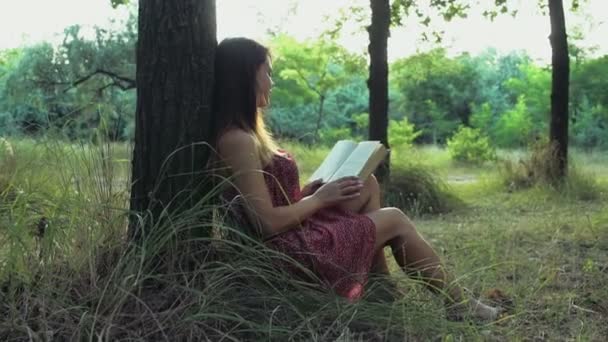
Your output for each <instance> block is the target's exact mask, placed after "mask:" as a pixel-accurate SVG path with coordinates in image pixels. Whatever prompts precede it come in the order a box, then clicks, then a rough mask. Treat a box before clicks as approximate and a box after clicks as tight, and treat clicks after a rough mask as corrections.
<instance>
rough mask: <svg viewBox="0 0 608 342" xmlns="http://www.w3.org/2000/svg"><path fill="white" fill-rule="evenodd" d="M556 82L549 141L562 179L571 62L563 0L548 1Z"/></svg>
mask: <svg viewBox="0 0 608 342" xmlns="http://www.w3.org/2000/svg"><path fill="white" fill-rule="evenodd" d="M549 17H550V19H551V37H550V40H551V48H552V50H553V51H552V52H553V56H552V65H553V71H552V75H553V80H552V86H551V127H550V132H549V140H550V142H551V143H552V144H555V147H556V149H557V150H556V157H557V166H558V170H557V172H558V174H557V176H558V177H559V178H560V179H563V178H564V177H565V176H566V174H567V171H568V87H569V83H570V60H569V58H568V37H567V35H566V20H565V17H564V4H563V1H562V0H549Z"/></svg>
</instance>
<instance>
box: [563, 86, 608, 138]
mask: <svg viewBox="0 0 608 342" xmlns="http://www.w3.org/2000/svg"><path fill="white" fill-rule="evenodd" d="M570 136H571V137H572V141H573V142H574V143H575V144H576V145H578V146H581V147H585V148H593V147H604V148H605V147H608V109H607V108H606V107H603V106H602V105H601V104H599V105H595V106H591V104H590V103H589V101H588V100H587V98H586V97H585V98H583V103H582V105H581V108H580V109H579V111H578V115H577V116H576V117H574V118H573V120H572V126H571V130H570Z"/></svg>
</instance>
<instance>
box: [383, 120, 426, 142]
mask: <svg viewBox="0 0 608 342" xmlns="http://www.w3.org/2000/svg"><path fill="white" fill-rule="evenodd" d="M421 134H422V132H420V131H416V129H415V127H414V125H413V124H411V123H410V122H409V121H408V119H407V117H403V119H401V120H399V121H396V120H390V121H389V123H388V141H389V143H390V144H391V146H394V147H397V148H399V149H401V150H403V149H408V148H411V147H412V143H413V142H414V140H415V139H416V138H417V137H418V136H420V135H421Z"/></svg>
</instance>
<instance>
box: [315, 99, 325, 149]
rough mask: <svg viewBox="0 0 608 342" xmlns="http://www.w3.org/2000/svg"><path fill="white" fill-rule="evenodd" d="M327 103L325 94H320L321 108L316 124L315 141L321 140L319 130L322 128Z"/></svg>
mask: <svg viewBox="0 0 608 342" xmlns="http://www.w3.org/2000/svg"><path fill="white" fill-rule="evenodd" d="M324 105H325V96H323V95H319V110H318V112H317V123H316V125H315V134H314V140H315V141H314V142H315V143H316V142H318V141H319V130H320V129H321V123H322V122H323V106H324Z"/></svg>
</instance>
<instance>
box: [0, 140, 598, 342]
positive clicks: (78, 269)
mask: <svg viewBox="0 0 608 342" xmlns="http://www.w3.org/2000/svg"><path fill="white" fill-rule="evenodd" d="M11 144H12V147H13V152H12V154H13V155H14V157H11V158H12V159H11V158H8V157H6V156H7V154H6V152H1V153H4V154H0V245H2V246H3V247H2V249H1V250H0V265H1V269H0V277H1V278H0V280H1V281H0V285H1V286H0V289H1V291H0V303H2V304H1V306H0V340H8V339H14V340H28V339H34V340H36V339H38V340H53V339H93V338H94V339H96V340H97V339H99V340H119V339H125V340H127V339H129V340H142V339H143V340H150V339H157V340H172V339H173V338H178V337H179V338H180V339H183V340H188V339H190V340H205V339H209V340H220V339H223V340H259V339H264V340H277V341H284V340H323V341H325V340H339V341H363V340H365V341H367V340H396V341H397V340H404V338H408V339H410V340H429V339H430V340H441V341H455V340H499V341H502V340H505V341H507V340H581V341H587V340H590V341H603V340H605V339H606V337H607V336H608V327H607V326H606V324H605V322H606V320H607V318H608V288H606V286H605V284H606V283H607V281H608V276H607V274H608V154H606V153H605V152H603V153H602V152H592V153H589V152H584V151H578V150H573V151H572V161H573V164H574V165H575V167H576V168H577V170H578V172H579V173H580V174H583V177H586V178H593V179H596V180H597V183H596V184H595V185H594V188H593V190H589V189H587V188H585V189H583V190H581V188H577V186H576V184H578V183H577V182H573V183H572V186H570V187H568V188H567V189H566V190H561V191H558V190H553V189H551V188H548V187H533V188H529V189H524V190H517V189H515V190H514V189H510V188H509V187H508V185H505V184H504V183H503V182H501V180H500V172H499V168H498V166H497V165H498V164H497V163H488V164H486V165H483V166H477V167H471V166H466V165H458V164H454V163H452V161H451V160H450V159H449V155H448V154H447V152H446V151H445V150H443V149H441V148H437V147H422V148H417V149H415V150H414V151H409V152H407V153H399V151H397V152H395V153H394V154H393V162H394V165H395V166H394V167H395V168H399V167H401V166H403V165H406V164H407V163H418V164H422V165H425V166H427V167H429V168H432V169H433V171H434V172H435V173H436V174H437V175H438V177H440V178H441V179H442V180H443V181H444V182H446V183H447V184H448V185H449V187H450V191H451V192H452V193H453V194H455V195H457V196H458V197H459V198H460V199H462V200H463V201H464V203H465V206H463V207H461V208H459V209H457V210H455V211H452V212H449V213H445V214H441V215H424V216H417V217H414V218H413V219H414V222H415V223H416V225H417V227H418V229H419V230H420V231H421V232H422V234H423V235H424V236H425V237H426V238H427V240H429V241H430V242H431V243H432V244H433V246H435V248H436V249H437V250H438V251H439V252H440V253H441V254H442V255H443V256H444V258H445V260H446V262H447V263H448V265H449V266H450V268H451V269H452V270H453V271H454V274H455V275H456V276H457V277H458V278H459V279H460V281H461V283H462V284H463V285H465V286H466V287H467V288H469V289H470V290H471V291H472V292H473V293H475V294H476V295H480V296H482V297H484V298H486V299H488V297H490V298H491V299H496V300H503V301H506V302H508V303H510V306H511V309H510V310H509V311H508V312H507V314H505V315H504V316H503V317H502V318H501V320H500V321H498V322H495V323H492V324H488V325H478V324H469V323H454V322H448V321H446V320H445V319H444V318H443V315H444V314H443V310H442V308H441V298H439V297H438V296H435V295H432V294H430V293H428V292H427V291H425V290H424V289H423V287H422V286H421V285H420V284H418V283H416V282H415V281H412V280H408V279H406V278H405V277H403V276H401V275H400V273H399V271H398V270H397V268H396V266H395V264H394V263H392V264H391V266H392V268H393V270H394V276H393V279H394V280H395V281H396V282H398V284H399V287H400V288H402V289H403V290H404V292H405V295H404V296H403V297H402V298H401V299H399V300H397V301H395V302H389V303H382V302H380V303H379V302H377V301H376V300H375V297H374V292H373V291H370V294H369V295H368V296H366V297H365V298H364V299H363V300H361V301H360V302H358V303H354V304H349V303H346V302H345V301H343V300H341V299H339V298H336V297H334V296H332V295H331V294H327V293H324V292H319V291H317V290H315V289H310V288H309V287H306V286H304V287H302V285H301V284H299V283H296V282H291V283H290V284H287V283H288V281H287V280H286V279H288V277H289V276H288V275H286V274H283V273H281V272H276V269H275V268H272V267H269V265H271V262H270V261H268V260H270V259H272V258H274V256H272V255H271V256H270V257H269V254H268V252H267V251H264V250H263V249H260V248H259V246H256V245H255V244H254V246H253V247H251V246H249V247H244V246H236V247H235V246H234V245H230V244H228V245H226V246H225V245H222V246H224V247H222V248H224V249H226V250H228V251H229V253H227V254H223V255H229V257H228V258H219V259H218V258H215V259H213V258H211V259H212V260H214V261H213V262H207V263H204V264H201V266H200V268H198V269H197V270H196V271H195V272H194V273H186V272H185V271H184V272H182V273H179V272H177V273H174V274H172V275H170V276H162V277H161V276H159V275H142V268H141V267H140V266H139V264H140V263H141V261H140V260H141V259H139V258H138V254H137V255H135V256H128V255H127V254H125V253H122V254H121V253H118V254H119V255H118V256H114V257H113V258H107V257H106V256H104V257H100V255H102V254H104V251H107V250H110V251H112V250H120V244H121V243H122V242H123V241H124V239H123V238H124V232H125V222H126V221H125V214H126V207H127V200H128V191H127V189H128V186H125V180H126V179H128V167H129V163H128V155H129V153H128V150H129V149H128V147H127V146H125V145H102V146H80V145H68V144H63V143H59V142H56V141H52V140H51V141H43V142H39V141H38V142H36V141H28V140H19V141H11ZM282 145H283V147H285V148H286V149H287V150H289V151H291V152H292V153H293V154H294V155H295V158H296V160H297V161H298V162H299V166H300V172H301V178H302V179H303V180H305V179H306V178H307V177H308V175H310V174H311V173H312V171H314V168H315V167H316V166H317V165H318V164H319V163H320V161H321V159H322V158H323V157H324V155H325V154H326V153H327V151H328V149H327V148H315V149H311V148H309V147H304V146H299V145H296V144H291V143H285V144H282ZM0 147H1V146H0ZM499 155H500V157H501V158H510V159H515V160H516V159H517V158H520V157H522V156H524V155H525V153H524V152H522V151H500V153H499ZM10 160H13V161H12V162H11V161H10ZM400 165H401V166H400ZM589 175H593V176H589ZM590 191H593V192H594V194H596V195H595V196H584V195H585V193H587V192H590ZM581 193H583V196H581ZM589 197H590V198H594V199H593V200H587V201H583V200H580V198H589ZM175 224H177V223H175ZM41 226H44V227H46V233H45V234H43V235H44V236H42V237H40V236H38V235H37V234H38V233H39V230H40V227H41ZM213 243H214V244H220V240H218V239H216V240H214V241H213ZM117 246H118V247H117ZM106 254H107V253H106ZM220 254H221V253H220ZM121 255H122V256H121ZM387 255H389V254H388V251H387ZM207 257H208V256H206V257H205V258H207ZM100 260H101V261H103V262H100ZM104 260H105V261H104ZM205 260H207V259H205ZM272 260H274V259H272ZM175 274H177V275H178V276H176V275H175ZM186 275H188V276H186ZM151 279H155V280H157V281H159V282H161V283H162V284H163V285H162V286H161V287H160V288H162V290H158V289H157V290H153V291H149V287H146V286H144V285H142V284H147V283H149V281H150V280H151ZM184 279H185V280H184ZM200 279H204V281H201V280H200ZM285 284H287V285H288V286H285ZM145 289H148V291H147V290H145ZM499 293H502V294H504V296H503V295H498V294H499Z"/></svg>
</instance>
